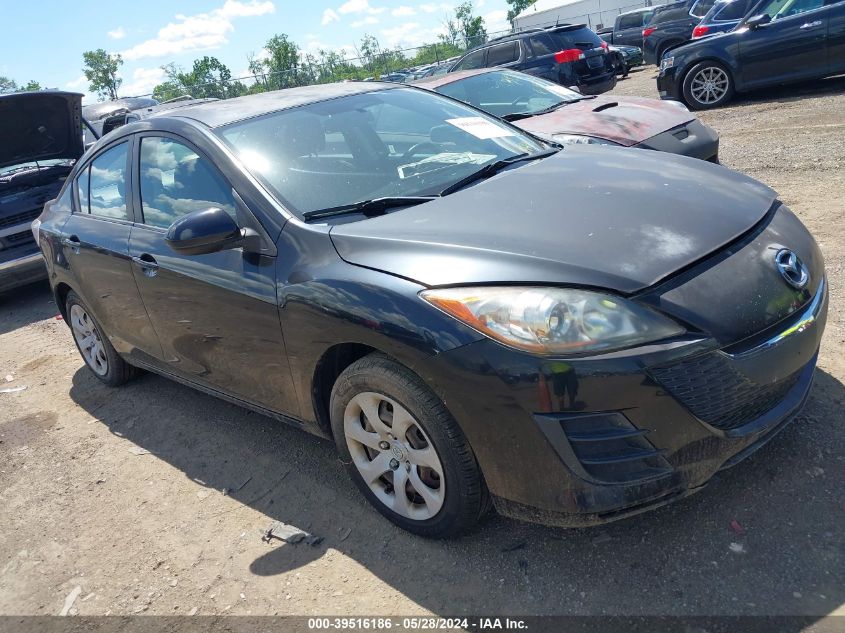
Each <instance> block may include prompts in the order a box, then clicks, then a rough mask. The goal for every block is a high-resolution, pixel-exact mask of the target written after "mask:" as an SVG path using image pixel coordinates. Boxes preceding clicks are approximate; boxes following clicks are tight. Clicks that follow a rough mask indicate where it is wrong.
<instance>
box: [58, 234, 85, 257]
mask: <svg viewBox="0 0 845 633" xmlns="http://www.w3.org/2000/svg"><path fill="white" fill-rule="evenodd" d="M62 245H63V246H67V247H68V248H69V249H70V250H72V251H73V252H74V253H75V254H77V255H79V247H80V246H82V242H80V241H79V238H78V237H77V236H76V235H71V236H70V237H65V238H63V239H62Z"/></svg>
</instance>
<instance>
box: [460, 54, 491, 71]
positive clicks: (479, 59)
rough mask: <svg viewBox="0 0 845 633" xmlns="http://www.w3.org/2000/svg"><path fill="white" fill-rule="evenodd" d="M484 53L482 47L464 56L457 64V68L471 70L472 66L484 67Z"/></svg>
mask: <svg viewBox="0 0 845 633" xmlns="http://www.w3.org/2000/svg"><path fill="white" fill-rule="evenodd" d="M484 53H485V51H484V50H483V49H482V50H480V51H475V52H474V53H470V54H469V55H467V56H466V57H464V59H463V61H461V63H460V64H458V65H457V67H456V68H455V70H470V69H472V68H484Z"/></svg>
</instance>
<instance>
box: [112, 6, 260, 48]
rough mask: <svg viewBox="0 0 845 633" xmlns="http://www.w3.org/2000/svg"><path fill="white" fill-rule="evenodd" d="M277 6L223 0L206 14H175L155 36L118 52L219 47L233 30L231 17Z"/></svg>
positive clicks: (258, 13) (246, 15)
mask: <svg viewBox="0 0 845 633" xmlns="http://www.w3.org/2000/svg"><path fill="white" fill-rule="evenodd" d="M275 10H276V7H275V6H274V5H273V3H272V2H270V1H269V0H267V1H264V2H262V1H260V0H250V1H249V2H239V1H238V0H226V3H225V4H224V5H223V6H222V7H220V8H218V9H214V10H212V11H209V12H208V13H197V14H196V15H187V16H186V15H181V14H178V15H176V21H175V22H170V23H169V24H167V25H166V26H164V27H162V28H161V29H159V31H158V37H156V38H155V39H150V40H146V41H145V42H141V43H140V44H137V45H135V46H133V47H132V48H129V49H127V50H125V51H123V52H122V53H121V55H123V58H124V59H125V60H135V59H143V58H145V57H165V56H173V55H178V54H180V53H183V52H185V51H197V50H208V49H214V48H219V47H220V46H222V45H223V44H226V43H227V42H228V40H227V35H228V33H229V32H230V31H233V30H234V29H235V27H234V25H233V24H232V19H234V18H242V17H252V16H258V15H265V14H267V13H273V12H274V11H275Z"/></svg>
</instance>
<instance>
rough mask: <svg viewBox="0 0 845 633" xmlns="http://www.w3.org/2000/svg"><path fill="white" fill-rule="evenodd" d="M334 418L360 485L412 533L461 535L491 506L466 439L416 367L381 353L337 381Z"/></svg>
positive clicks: (348, 464) (380, 508)
mask: <svg viewBox="0 0 845 633" xmlns="http://www.w3.org/2000/svg"><path fill="white" fill-rule="evenodd" d="M330 407H331V421H332V431H333V433H334V438H335V443H336V445H337V449H338V451H339V453H340V455H341V459H342V460H343V462H344V464H345V465H346V467H347V470H348V472H349V474H350V476H351V477H352V479H353V480H354V481H355V484H356V485H357V486H358V488H359V489H360V490H361V492H362V493H363V494H364V496H365V497H366V498H367V500H368V501H369V502H370V503H371V504H372V505H373V506H375V508H376V509H377V510H378V511H379V512H380V513H381V514H383V515H384V516H385V517H387V518H388V519H390V520H391V521H393V522H394V523H395V524H396V525H398V526H399V527H402V528H404V529H406V530H408V531H409V532H413V533H415V534H419V535H422V536H428V537H433V538H445V537H451V536H456V535H458V534H460V533H462V532H464V531H466V530H468V529H469V528H470V527H472V526H473V525H474V524H475V523H476V522H477V521H478V520H479V518H480V517H481V516H483V515H484V514H485V513H486V512H487V510H488V509H489V507H490V503H489V495H488V493H487V490H486V488H485V486H484V482H483V480H482V477H481V472H480V470H479V468H478V464H477V463H476V461H475V457H474V456H473V454H472V451H471V450H470V447H469V444H468V443H467V441H466V438H465V437H464V436H463V433H462V432H461V430H460V428H459V427H458V425H457V423H456V422H455V420H454V418H452V416H451V414H450V413H449V411H448V410H447V409H446V407H445V405H444V404H443V402H442V401H441V400H440V399H439V398H438V397H437V396H436V395H435V394H434V393H433V392H432V391H431V389H429V388H428V386H427V385H426V384H425V383H424V382H423V381H422V380H421V379H420V378H419V377H418V376H416V375H415V374H413V373H412V372H411V371H410V370H408V369H407V368H405V367H403V366H402V365H400V364H398V363H396V362H394V361H392V360H390V359H389V358H386V357H384V356H382V355H380V354H373V355H370V356H367V357H365V358H362V359H361V360H359V361H357V362H355V363H353V364H352V365H350V366H349V367H348V368H347V369H346V370H345V371H344V372H343V373H342V374H341V375H340V376H339V377H338V379H337V382H336V383H335V385H334V388H333V389H332V396H331V405H330Z"/></svg>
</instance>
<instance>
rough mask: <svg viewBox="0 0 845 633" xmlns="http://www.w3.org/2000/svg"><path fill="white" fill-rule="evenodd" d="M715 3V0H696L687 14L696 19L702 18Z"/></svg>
mask: <svg viewBox="0 0 845 633" xmlns="http://www.w3.org/2000/svg"><path fill="white" fill-rule="evenodd" d="M715 3H716V0H698V2H696V3H695V4H694V5H693V6H692V9H690V11H689V13H690V15H691V16H693V17H696V18H703V17H704V16H705V15H707V12H708V11H710V9H712V8H713V5H714V4H715Z"/></svg>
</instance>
